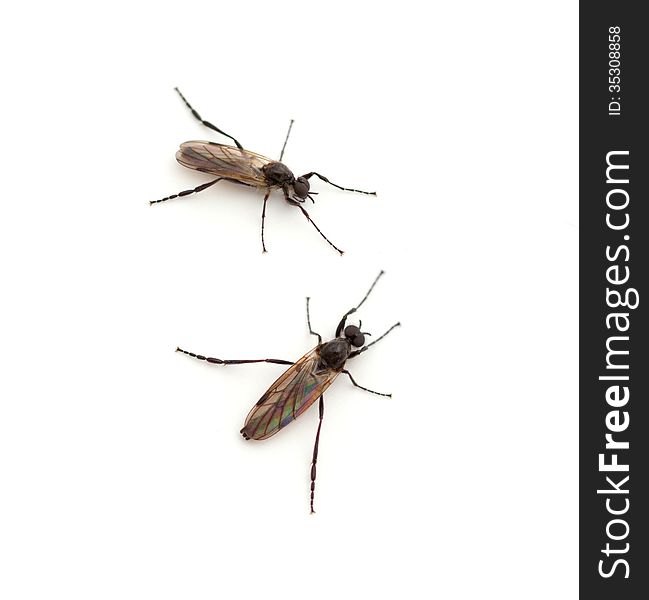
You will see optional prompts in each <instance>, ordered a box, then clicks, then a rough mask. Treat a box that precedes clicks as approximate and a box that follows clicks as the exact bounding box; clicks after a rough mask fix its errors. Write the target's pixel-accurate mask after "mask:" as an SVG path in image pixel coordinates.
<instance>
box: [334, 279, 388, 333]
mask: <svg viewBox="0 0 649 600" xmlns="http://www.w3.org/2000/svg"><path fill="white" fill-rule="evenodd" d="M384 273H385V271H381V272H380V273H379V274H378V275H377V276H376V279H375V280H374V283H372V285H371V286H370V289H369V290H367V294H365V296H364V297H363V299H362V300H361V301H360V302H359V303H358V306H356V307H354V308H352V309H351V310H348V311H347V312H346V313H345V314H344V315H343V318H342V319H340V323H338V327H336V337H340V334H341V333H342V331H343V329H344V328H345V323H346V321H347V317H348V316H349V315H352V314H354V313H355V312H356V311H357V310H358V309H359V308H360V307H361V306H363V302H365V300H367V297H368V296H369V295H370V294H371V293H372V290H373V289H374V286H375V285H376V282H377V281H378V280H379V279H380V278H381V276H382V275H383V274H384ZM379 339H381V338H379ZM377 341H378V340H377Z"/></svg>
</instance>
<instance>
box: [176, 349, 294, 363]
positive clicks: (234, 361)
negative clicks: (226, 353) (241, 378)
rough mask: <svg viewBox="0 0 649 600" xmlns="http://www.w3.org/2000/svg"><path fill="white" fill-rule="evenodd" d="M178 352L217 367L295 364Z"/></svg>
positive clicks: (266, 359)
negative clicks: (253, 364) (252, 364)
mask: <svg viewBox="0 0 649 600" xmlns="http://www.w3.org/2000/svg"><path fill="white" fill-rule="evenodd" d="M176 352H182V353H183V354H187V355H188V356H192V357H193V358H197V359H198V360H205V361H207V362H208V363H212V364H216V365H244V364H248V363H262V362H265V363H273V364H276V365H292V364H294V363H293V361H291V360H281V359H279V358H257V359H252V360H229V359H222V358H212V357H211V356H203V355H202V354H194V353H193V352H187V350H183V349H182V348H176Z"/></svg>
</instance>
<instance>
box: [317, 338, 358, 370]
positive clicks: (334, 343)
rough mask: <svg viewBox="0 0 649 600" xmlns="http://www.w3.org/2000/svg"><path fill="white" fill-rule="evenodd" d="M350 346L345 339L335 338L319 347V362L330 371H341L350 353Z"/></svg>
mask: <svg viewBox="0 0 649 600" xmlns="http://www.w3.org/2000/svg"><path fill="white" fill-rule="evenodd" d="M351 349H352V347H351V345H350V343H349V342H348V341H347V340H346V339H345V338H336V339H334V340H331V341H330V342H325V343H324V344H322V346H321V347H320V361H321V362H322V363H323V364H324V365H325V366H326V367H329V368H330V369H334V370H338V369H342V367H343V366H344V365H345V361H346V360H347V357H348V356H349V354H350V352H351Z"/></svg>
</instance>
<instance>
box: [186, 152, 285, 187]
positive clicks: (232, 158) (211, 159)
mask: <svg viewBox="0 0 649 600" xmlns="http://www.w3.org/2000/svg"><path fill="white" fill-rule="evenodd" d="M176 160H177V161H178V162H179V163H180V164H181V165H182V166H183V167H187V168H188V169H195V170H196V171H202V172H203V173H209V174H210V175H216V176H217V177H228V178H230V179H236V180H237V181H241V182H242V183H247V184H248V185H252V186H258V187H263V186H265V185H266V179H265V177H264V172H263V171H262V167H263V166H264V165H267V164H268V163H271V162H275V161H273V160H271V159H270V158H266V157H265V156H261V154H255V153H254V152H250V151H249V150H241V149H239V148H236V147H234V146H226V145H225V144H215V143H214V142H200V141H194V142H185V143H183V144H181V145H180V150H178V152H176Z"/></svg>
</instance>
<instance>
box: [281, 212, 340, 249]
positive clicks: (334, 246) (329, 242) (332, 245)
mask: <svg viewBox="0 0 649 600" xmlns="http://www.w3.org/2000/svg"><path fill="white" fill-rule="evenodd" d="M289 202H290V203H291V204H295V206H297V207H298V208H299V209H300V210H301V211H302V214H303V215H304V216H305V217H306V219H307V221H309V223H311V225H313V226H314V227H315V228H316V229H317V230H318V233H319V234H320V235H321V236H322V237H323V238H324V239H325V240H326V241H327V243H328V244H329V245H330V246H331V247H332V248H333V249H334V250H336V252H338V253H339V254H340V256H342V255H343V254H344V252H343V251H342V250H341V249H340V248H338V246H336V245H335V244H334V243H333V242H332V241H331V240H330V239H329V238H328V237H327V236H326V235H325V234H324V233H322V231H320V227H318V226H317V225H316V224H315V223H314V222H313V219H311V217H310V216H309V213H308V212H306V210H305V209H304V207H303V206H302V205H301V204H298V203H297V202H295V201H293V200H289Z"/></svg>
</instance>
